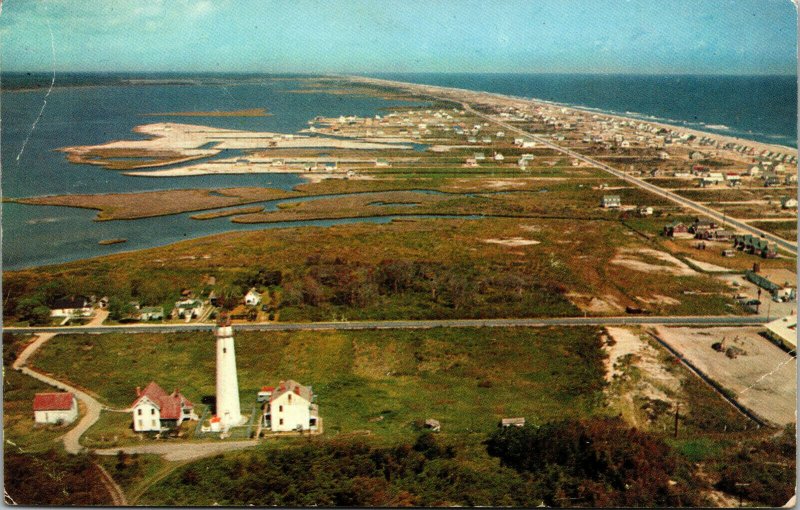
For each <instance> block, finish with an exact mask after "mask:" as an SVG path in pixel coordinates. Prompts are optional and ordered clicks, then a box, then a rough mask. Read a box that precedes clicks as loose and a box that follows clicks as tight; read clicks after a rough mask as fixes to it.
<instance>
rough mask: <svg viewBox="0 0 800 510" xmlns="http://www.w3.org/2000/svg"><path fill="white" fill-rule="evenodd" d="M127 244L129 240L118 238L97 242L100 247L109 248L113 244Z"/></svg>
mask: <svg viewBox="0 0 800 510" xmlns="http://www.w3.org/2000/svg"><path fill="white" fill-rule="evenodd" d="M127 242H128V240H127V239H125V238H124V237H117V238H114V239H101V240H100V241H97V244H99V245H100V246H109V245H111V244H122V243H127Z"/></svg>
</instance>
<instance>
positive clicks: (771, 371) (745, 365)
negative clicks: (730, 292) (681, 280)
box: [656, 326, 797, 425]
mask: <svg viewBox="0 0 800 510" xmlns="http://www.w3.org/2000/svg"><path fill="white" fill-rule="evenodd" d="M759 331H761V329H760V328H747V327H728V328H724V327H720V328H685V327H683V328H670V327H663V326H660V327H657V328H656V332H657V334H658V336H659V337H660V338H661V339H662V340H663V341H664V342H666V343H667V344H669V345H670V346H671V347H672V348H673V349H675V350H676V351H678V352H680V353H681V355H683V356H684V357H686V359H688V360H689V361H691V362H692V363H693V364H694V365H695V366H696V367H697V368H698V369H699V370H700V371H702V372H703V373H705V374H706V375H708V376H709V377H711V378H712V379H714V380H715V381H717V382H718V383H719V384H720V385H722V386H723V387H724V388H727V389H728V390H731V391H732V392H733V393H734V396H735V398H736V400H737V401H738V402H739V403H740V404H742V405H743V406H745V407H747V408H749V409H751V410H752V411H753V412H755V413H756V414H757V415H759V416H761V417H763V418H764V419H766V420H768V421H770V422H773V423H775V424H777V425H784V424H787V423H793V422H795V421H796V416H795V414H796V410H797V405H796V403H797V401H796V397H797V360H796V359H795V358H794V357H793V356H791V355H789V354H787V353H786V352H784V351H783V350H781V349H780V348H778V347H777V346H775V345H773V344H772V343H771V342H769V341H768V340H767V339H765V338H763V337H762V336H760V335H759V334H758V333H759ZM723 338H724V339H726V344H727V345H729V346H736V347H738V348H740V349H743V350H744V351H745V352H746V354H744V355H740V356H738V357H737V358H735V359H731V358H728V357H727V356H726V355H725V354H723V353H720V352H717V351H715V350H714V349H712V348H711V344H713V343H714V342H719V341H721V340H722V339H723Z"/></svg>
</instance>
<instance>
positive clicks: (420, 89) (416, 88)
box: [342, 76, 798, 156]
mask: <svg viewBox="0 0 800 510" xmlns="http://www.w3.org/2000/svg"><path fill="white" fill-rule="evenodd" d="M342 78H347V79H351V80H355V81H358V82H362V83H371V84H373V85H378V86H395V87H403V88H406V89H407V90H409V91H410V92H412V93H414V92H416V93H418V94H423V95H433V94H432V92H437V91H438V92H440V93H445V94H453V95H454V96H462V99H461V100H465V99H464V98H463V96H464V95H466V96H468V97H469V96H473V97H476V96H477V98H480V99H488V100H493V99H500V100H504V101H515V102H523V103H528V104H531V105H537V106H538V105H544V106H550V107H558V108H564V109H567V110H571V111H574V112H580V113H584V114H590V115H598V116H603V117H609V118H612V119H617V120H624V121H628V122H637V123H644V124H649V125H652V126H656V127H659V128H664V129H667V130H669V131H682V132H686V133H690V134H694V135H695V136H701V137H707V138H712V139H713V138H716V139H719V140H720V141H723V142H724V143H734V144H739V145H747V146H753V147H755V148H758V150H759V151H760V150H762V149H761V148H763V150H770V149H771V150H772V151H776V150H778V151H781V152H788V153H790V154H792V155H794V156H797V153H798V149H797V148H796V147H790V146H787V145H780V144H769V143H765V142H760V141H757V140H751V139H749V138H740V137H736V136H731V135H723V134H720V133H715V132H712V131H703V130H701V129H696V128H689V127H685V126H680V125H676V124H669V123H666V122H662V121H656V120H648V119H640V118H637V117H633V116H625V115H621V114H618V113H609V112H607V111H604V110H601V109H597V108H591V107H579V106H572V105H567V104H563V103H558V102H554V101H547V100H544V99H536V98H523V97H518V96H511V95H507V94H500V93H497V92H488V91H478V90H471V89H462V88H455V87H442V86H438V85H427V84H420V83H411V82H401V81H392V80H384V79H382V78H370V77H366V76H342ZM444 99H449V100H451V101H453V100H457V99H456V98H455V97H449V98H444Z"/></svg>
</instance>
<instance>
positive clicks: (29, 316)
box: [15, 295, 50, 324]
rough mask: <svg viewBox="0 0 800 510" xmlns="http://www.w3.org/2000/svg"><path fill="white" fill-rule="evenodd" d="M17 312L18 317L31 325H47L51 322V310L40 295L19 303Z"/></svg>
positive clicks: (21, 300)
mask: <svg viewBox="0 0 800 510" xmlns="http://www.w3.org/2000/svg"><path fill="white" fill-rule="evenodd" d="M15 312H16V314H17V317H19V318H20V319H21V320H24V321H28V322H30V323H31V324H47V323H48V322H49V321H50V309H49V308H48V307H46V306H45V305H44V303H43V302H42V298H41V297H40V296H38V295H37V296H33V297H26V298H22V299H20V300H19V301H17V306H16V308H15Z"/></svg>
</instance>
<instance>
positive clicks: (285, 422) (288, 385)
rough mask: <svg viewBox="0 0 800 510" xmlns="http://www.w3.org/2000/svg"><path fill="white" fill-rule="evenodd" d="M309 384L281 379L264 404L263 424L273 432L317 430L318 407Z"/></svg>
mask: <svg viewBox="0 0 800 510" xmlns="http://www.w3.org/2000/svg"><path fill="white" fill-rule="evenodd" d="M313 400H314V393H313V391H312V390H311V386H303V385H301V384H300V383H298V382H297V381H293V380H291V379H289V380H288V381H281V382H280V384H278V387H277V388H275V390H274V391H273V392H272V394H271V395H270V397H269V402H268V403H267V404H266V405H265V406H264V415H263V420H264V421H263V425H264V426H265V427H267V428H269V429H270V430H271V431H273V432H291V431H299V430H317V427H318V422H319V408H318V407H317V405H316V404H314V403H312V401H313Z"/></svg>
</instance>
